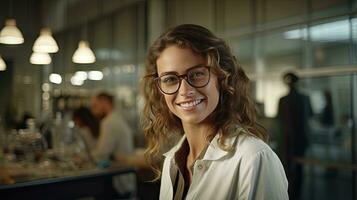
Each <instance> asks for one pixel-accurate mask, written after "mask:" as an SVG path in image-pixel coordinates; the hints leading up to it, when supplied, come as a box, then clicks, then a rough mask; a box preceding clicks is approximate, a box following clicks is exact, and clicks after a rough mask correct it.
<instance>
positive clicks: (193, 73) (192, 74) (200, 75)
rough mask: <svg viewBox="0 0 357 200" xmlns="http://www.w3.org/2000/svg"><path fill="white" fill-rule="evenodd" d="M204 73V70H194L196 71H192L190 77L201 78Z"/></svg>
mask: <svg viewBox="0 0 357 200" xmlns="http://www.w3.org/2000/svg"><path fill="white" fill-rule="evenodd" d="M204 75H205V73H204V72H201V71H196V72H192V73H191V74H190V78H201V77H203V76H204Z"/></svg>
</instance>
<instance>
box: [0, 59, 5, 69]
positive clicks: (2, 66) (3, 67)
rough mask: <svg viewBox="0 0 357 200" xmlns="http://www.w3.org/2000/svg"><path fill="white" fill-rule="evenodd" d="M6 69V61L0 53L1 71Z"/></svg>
mask: <svg viewBox="0 0 357 200" xmlns="http://www.w3.org/2000/svg"><path fill="white" fill-rule="evenodd" d="M5 70H6V63H5V61H4V60H3V59H2V57H1V55H0V71H5Z"/></svg>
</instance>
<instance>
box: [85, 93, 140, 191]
mask: <svg viewBox="0 0 357 200" xmlns="http://www.w3.org/2000/svg"><path fill="white" fill-rule="evenodd" d="M91 110H92V113H93V114H94V116H96V117H97V118H98V119H99V120H100V129H99V130H100V131H99V139H98V142H97V145H96V147H95V149H94V150H93V151H92V156H93V158H94V160H95V161H96V162H97V163H98V165H99V166H101V167H105V166H107V165H108V163H110V161H114V162H115V161H116V162H118V164H126V163H125V161H126V160H127V158H128V157H129V156H130V155H131V154H132V153H133V151H134V139H133V133H132V130H131V128H130V127H129V125H128V124H127V123H126V121H125V120H124V118H123V117H122V116H121V115H120V114H119V113H118V112H116V111H115V106H114V97H113V96H112V95H110V94H109V93H106V92H101V93H99V94H97V95H95V96H94V97H93V98H92V100H91ZM113 184H114V187H115V188H116V190H117V192H118V193H119V195H120V196H121V197H133V196H135V195H136V176H135V175H133V174H124V175H121V176H119V177H116V178H114V179H113Z"/></svg>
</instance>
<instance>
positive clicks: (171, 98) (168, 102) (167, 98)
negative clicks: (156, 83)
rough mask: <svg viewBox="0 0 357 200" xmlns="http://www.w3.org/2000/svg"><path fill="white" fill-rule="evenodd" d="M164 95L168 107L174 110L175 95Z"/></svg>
mask: <svg viewBox="0 0 357 200" xmlns="http://www.w3.org/2000/svg"><path fill="white" fill-rule="evenodd" d="M163 95H164V99H165V103H166V105H167V107H169V109H170V111H171V112H173V105H172V101H173V97H172V96H174V95H165V94H163Z"/></svg>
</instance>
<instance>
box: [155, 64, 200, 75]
mask: <svg viewBox="0 0 357 200" xmlns="http://www.w3.org/2000/svg"><path fill="white" fill-rule="evenodd" d="M204 66H206V65H205V64H197V65H194V66H192V67H190V68H188V69H186V70H185V74H186V73H187V71H190V70H191V69H193V68H196V67H204ZM167 74H176V75H181V74H178V73H177V72H176V71H168V72H163V73H161V74H158V77H160V76H163V75H167Z"/></svg>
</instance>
